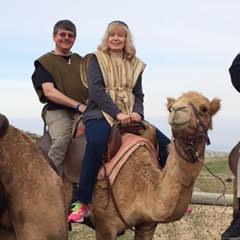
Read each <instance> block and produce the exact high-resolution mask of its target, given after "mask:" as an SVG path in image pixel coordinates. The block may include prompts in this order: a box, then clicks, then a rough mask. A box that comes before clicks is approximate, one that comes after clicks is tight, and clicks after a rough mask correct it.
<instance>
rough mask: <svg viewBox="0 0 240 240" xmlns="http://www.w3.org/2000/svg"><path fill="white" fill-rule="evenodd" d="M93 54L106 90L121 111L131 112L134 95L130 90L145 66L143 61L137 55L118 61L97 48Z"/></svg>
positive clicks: (109, 119) (109, 117) (109, 118)
mask: <svg viewBox="0 0 240 240" xmlns="http://www.w3.org/2000/svg"><path fill="white" fill-rule="evenodd" d="M95 55H96V57H97V60H98V63H99V66H100V69H101V71H102V75H103V79H104V83H105V87H106V92H107V93H108V94H109V95H110V96H111V98H112V100H113V102H114V103H115V104H116V105H117V106H118V108H119V109H120V110H121V112H123V113H127V114H130V113H132V110H133V106H134V103H135V96H134V95H133V92H132V91H133V88H134V86H135V85H136V82H137V79H138V77H139V75H140V74H141V73H142V72H143V70H144V68H145V63H144V62H142V61H141V60H140V59H138V58H137V57H134V58H133V59H132V60H131V61H129V60H128V59H122V60H121V61H120V63H119V62H116V60H114V58H112V57H111V56H110V55H109V54H107V53H104V52H102V51H99V50H98V51H97V52H96V53H95ZM102 112H103V115H104V117H105V119H106V120H107V121H108V123H109V124H110V125H111V126H113V124H114V119H113V118H112V117H111V116H110V115H109V114H107V113H106V112H104V111H102Z"/></svg>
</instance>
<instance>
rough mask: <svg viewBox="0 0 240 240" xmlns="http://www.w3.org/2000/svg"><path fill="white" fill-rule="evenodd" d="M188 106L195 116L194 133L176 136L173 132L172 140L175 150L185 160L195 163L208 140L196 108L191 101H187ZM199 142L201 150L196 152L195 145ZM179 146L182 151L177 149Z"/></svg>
mask: <svg viewBox="0 0 240 240" xmlns="http://www.w3.org/2000/svg"><path fill="white" fill-rule="evenodd" d="M189 106H190V107H191V109H192V111H193V115H194V116H195V118H196V127H195V131H194V134H193V135H191V136H189V137H176V136H175V134H174V132H173V137H174V140H173V142H174V146H175V149H176V152H177V154H178V155H179V156H180V157H181V158H183V159H184V160H185V161H187V162H190V163H195V162H197V161H198V160H199V156H201V155H202V154H203V152H204V150H205V145H206V144H207V145H209V144H210V140H209V137H208V134H207V128H206V126H205V125H204V123H203V122H202V120H201V118H200V116H199V113H198V110H197V108H196V107H195V106H194V105H193V104H192V103H189ZM201 129H202V131H201ZM200 144H202V149H201V152H198V150H197V147H198V146H199V145H200ZM180 146H181V148H182V151H181V150H180V149H179V148H180ZM182 152H183V153H182Z"/></svg>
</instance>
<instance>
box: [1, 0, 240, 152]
mask: <svg viewBox="0 0 240 240" xmlns="http://www.w3.org/2000/svg"><path fill="white" fill-rule="evenodd" d="M239 9H240V1H238V0H227V1H226V0H202V1H193V0H181V1H177V0H175V1H171V0H168V1H163V0H155V1H154V0H148V1H141V0H122V1H110V0H107V1H106V0H101V1H91V0H89V1H81V0H69V1H62V0H51V1H49V0H48V1H47V0H41V1H31V0H19V1H12V0H8V1H2V3H1V15H0V18H1V24H0V34H1V39H0V41H1V57H0V69H1V70H0V84H1V89H0V112H1V113H3V114H5V115H6V116H7V117H8V118H9V120H10V122H11V123H12V124H13V125H15V126H16V127H19V128H21V129H24V130H29V131H33V132H40V129H41V122H40V111H41V107H42V106H41V104H40V103H38V99H37V96H36V94H35V92H34V90H33V87H32V83H31V74H32V72H33V61H34V60H35V59H36V58H37V57H39V56H40V55H42V54H44V53H46V52H47V51H50V50H52V49H53V42H52V27H53V25H54V24H55V23H56V22H57V21H58V20H60V19H70V20H72V21H73V22H74V23H75V24H76V26H77V29H78V37H77V41H76V44H75V46H74V48H73V51H75V52H78V53H80V54H81V55H85V54H86V53H88V52H93V51H95V49H96V47H97V45H98V44H99V43H100V40H101V38H102V36H103V33H104V31H105V29H106V26H107V24H108V23H109V22H110V21H112V20H123V21H125V22H126V23H127V24H128V25H129V27H130V30H131V31H132V34H133V37H134V44H135V46H136V48H137V55H138V57H140V58H141V59H142V60H143V61H144V62H146V64H147V68H146V70H145V72H144V75H143V87H144V92H145V114H146V118H147V119H150V120H151V121H153V122H154V123H156V124H157V125H158V126H159V128H160V129H162V130H163V131H164V132H165V133H167V134H169V135H170V132H169V128H168V126H167V111H166V108H165V104H166V97H168V96H171V97H178V96H180V95H181V94H182V93H183V92H187V91H189V90H195V91H198V92H201V93H203V94H204V95H205V96H206V97H208V98H209V99H212V98H213V97H215V96H216V97H219V98H221V99H222V109H221V112H220V113H219V114H218V115H217V116H216V118H215V119H214V120H215V121H214V123H215V124H214V130H213V132H212V134H211V136H212V142H213V143H215V145H218V146H220V145H224V146H228V148H229V147H230V146H232V145H234V144H235V143H237V141H238V139H239V136H240V134H239V132H240V131H239V129H240V128H239V127H237V123H239V122H240V113H239V107H240V106H239V105H240V104H239V100H240V93H238V92H237V91H236V90H235V89H234V88H233V87H232V85H231V81H230V77H229V73H228V68H229V67H230V65H231V63H232V61H233V59H234V57H235V56H236V55H237V54H238V52H239V49H240V26H239V25H240V21H239Z"/></svg>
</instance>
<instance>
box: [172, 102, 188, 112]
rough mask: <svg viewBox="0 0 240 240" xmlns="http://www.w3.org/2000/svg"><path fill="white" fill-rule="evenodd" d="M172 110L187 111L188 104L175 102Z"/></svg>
mask: <svg viewBox="0 0 240 240" xmlns="http://www.w3.org/2000/svg"><path fill="white" fill-rule="evenodd" d="M171 110H172V111H173V112H174V113H176V112H178V111H180V112H187V111H188V107H187V105H178V104H174V105H173V106H172V108H171Z"/></svg>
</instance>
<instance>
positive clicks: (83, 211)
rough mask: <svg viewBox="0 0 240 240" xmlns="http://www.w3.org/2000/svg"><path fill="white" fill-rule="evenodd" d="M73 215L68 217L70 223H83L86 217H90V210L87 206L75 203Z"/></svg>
mask: <svg viewBox="0 0 240 240" xmlns="http://www.w3.org/2000/svg"><path fill="white" fill-rule="evenodd" d="M71 211H72V212H71V213H70V214H69V215H68V222H73V223H80V222H83V220H84V217H88V216H89V215H90V210H89V207H88V205H87V204H81V203H80V202H75V203H73V204H72V209H71Z"/></svg>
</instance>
